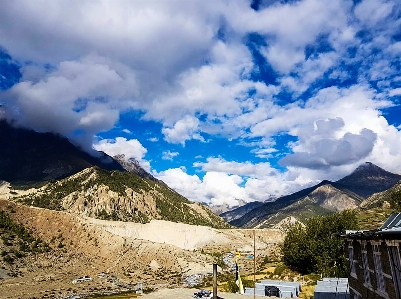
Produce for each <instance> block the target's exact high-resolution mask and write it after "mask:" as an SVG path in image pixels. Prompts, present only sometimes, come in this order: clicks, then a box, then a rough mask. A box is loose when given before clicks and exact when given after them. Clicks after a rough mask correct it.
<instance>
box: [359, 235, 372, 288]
mask: <svg viewBox="0 0 401 299" xmlns="http://www.w3.org/2000/svg"><path fill="white" fill-rule="evenodd" d="M361 253H362V265H363V278H364V284H365V285H366V286H368V287H370V286H371V285H372V284H371V281H370V269H369V263H368V250H367V247H366V241H363V242H362V244H361Z"/></svg>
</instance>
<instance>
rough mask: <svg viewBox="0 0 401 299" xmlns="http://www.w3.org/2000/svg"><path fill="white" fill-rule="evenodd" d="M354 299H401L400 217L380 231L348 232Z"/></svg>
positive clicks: (396, 216) (392, 217)
mask: <svg viewBox="0 0 401 299" xmlns="http://www.w3.org/2000/svg"><path fill="white" fill-rule="evenodd" d="M342 237H343V238H345V249H346V253H347V256H348V260H349V266H350V274H349V277H348V283H349V289H350V298H351V299H379V298H380V299H382V298H386V299H401V262H400V243H401V213H394V214H392V215H391V216H390V217H389V218H388V219H387V220H386V222H385V223H384V224H383V226H382V227H381V228H380V229H377V230H372V231H347V232H346V233H345V234H343V235H342Z"/></svg>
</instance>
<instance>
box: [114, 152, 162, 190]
mask: <svg viewBox="0 0 401 299" xmlns="http://www.w3.org/2000/svg"><path fill="white" fill-rule="evenodd" d="M113 159H114V160H116V161H117V162H118V163H119V164H120V165H121V166H122V167H123V168H124V169H125V170H126V171H129V172H131V173H134V174H136V175H139V176H140V177H141V178H145V179H148V180H151V181H155V182H159V183H162V184H164V182H162V181H160V180H158V179H156V178H155V177H154V176H153V175H151V174H150V173H149V172H147V171H146V170H145V169H143V168H142V167H141V165H139V162H138V161H137V160H135V159H134V158H129V159H127V158H126V157H125V155H123V154H121V155H116V156H113Z"/></svg>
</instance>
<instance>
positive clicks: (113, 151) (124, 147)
mask: <svg viewBox="0 0 401 299" xmlns="http://www.w3.org/2000/svg"><path fill="white" fill-rule="evenodd" d="M93 147H94V149H96V150H97V151H102V152H105V153H106V154H108V155H109V156H112V157H114V156H116V155H124V156H125V158H126V159H127V160H128V159H130V158H133V159H135V160H137V161H138V162H139V164H140V165H141V166H142V167H143V168H144V169H146V170H147V171H150V164H149V162H148V161H146V160H144V157H145V154H146V153H147V149H146V148H145V147H143V145H142V144H141V143H140V142H139V141H138V140H137V139H130V140H127V139H126V138H124V137H117V138H115V139H102V140H99V141H98V142H96V143H94V144H93Z"/></svg>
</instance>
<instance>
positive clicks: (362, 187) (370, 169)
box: [336, 162, 401, 198]
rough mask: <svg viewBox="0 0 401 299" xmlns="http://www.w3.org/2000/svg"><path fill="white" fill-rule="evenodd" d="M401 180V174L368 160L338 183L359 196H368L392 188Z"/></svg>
mask: <svg viewBox="0 0 401 299" xmlns="http://www.w3.org/2000/svg"><path fill="white" fill-rule="evenodd" d="M399 180H401V175H399V174H395V173H391V172H388V171H386V170H384V169H382V168H380V167H379V166H377V165H375V164H373V163H371V162H366V163H363V164H362V165H360V166H358V167H357V168H356V169H355V170H354V172H352V173H351V174H350V175H348V176H346V177H344V178H342V179H341V180H338V181H337V182H336V183H337V184H338V185H340V186H342V187H343V188H346V189H348V190H350V191H352V192H354V193H356V194H358V195H359V196H362V197H364V198H367V197H369V196H371V195H372V194H373V193H376V192H382V191H384V190H387V189H389V188H391V187H392V186H394V185H395V184H396V183H397V182H398V181H399Z"/></svg>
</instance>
